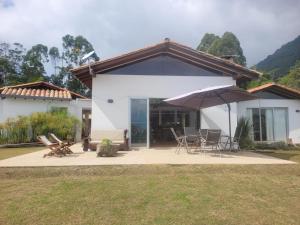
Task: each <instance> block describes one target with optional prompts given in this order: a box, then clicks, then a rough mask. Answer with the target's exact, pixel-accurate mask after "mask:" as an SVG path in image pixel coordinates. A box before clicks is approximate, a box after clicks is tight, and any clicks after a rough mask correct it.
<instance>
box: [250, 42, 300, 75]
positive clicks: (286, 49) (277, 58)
mask: <svg viewBox="0 0 300 225" xmlns="http://www.w3.org/2000/svg"><path fill="white" fill-rule="evenodd" d="M297 60H300V36H298V37H297V38H296V39H295V40H293V41H291V42H288V43H287V44H285V45H283V46H281V47H280V48H279V49H277V50H276V51H275V52H274V53H273V54H272V55H269V56H268V57H267V58H265V59H264V60H262V61H261V62H259V63H258V64H257V65H256V69H257V70H260V71H262V72H267V73H270V74H271V76H272V78H273V79H274V80H276V79H278V78H280V77H282V76H284V75H286V74H287V73H288V72H289V70H290V68H291V67H292V66H294V65H295V63H296V61H297Z"/></svg>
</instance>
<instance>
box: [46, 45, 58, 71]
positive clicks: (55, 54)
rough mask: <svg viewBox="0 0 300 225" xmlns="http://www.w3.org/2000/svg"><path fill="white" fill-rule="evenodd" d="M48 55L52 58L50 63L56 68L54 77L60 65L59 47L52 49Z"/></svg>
mask: <svg viewBox="0 0 300 225" xmlns="http://www.w3.org/2000/svg"><path fill="white" fill-rule="evenodd" d="M48 55H49V57H50V61H51V63H52V66H53V68H54V75H56V69H57V67H58V63H59V60H60V55H59V50H58V48H57V47H52V48H50V49H49V53H48Z"/></svg>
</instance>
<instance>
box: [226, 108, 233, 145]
mask: <svg viewBox="0 0 300 225" xmlns="http://www.w3.org/2000/svg"><path fill="white" fill-rule="evenodd" d="M227 107H228V120H229V150H230V151H231V150H232V142H231V115H230V114H231V107H230V103H227Z"/></svg>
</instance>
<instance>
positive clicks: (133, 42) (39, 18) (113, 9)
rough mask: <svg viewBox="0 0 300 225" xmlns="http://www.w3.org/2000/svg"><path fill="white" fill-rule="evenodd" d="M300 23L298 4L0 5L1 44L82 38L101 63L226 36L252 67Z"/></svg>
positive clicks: (32, 1)
mask: <svg viewBox="0 0 300 225" xmlns="http://www.w3.org/2000/svg"><path fill="white" fill-rule="evenodd" d="M299 17H300V0H0V42H4V41H5V42H10V43H13V42H20V43H22V44H23V45H24V46H25V47H26V48H30V47H31V46H32V45H35V44H39V43H41V44H45V45H47V46H48V47H52V46H57V47H60V48H61V43H62V41H61V38H62V37H63V36H64V35H66V34H71V35H83V36H84V37H85V38H87V39H88V40H89V41H90V42H91V43H92V44H93V46H94V48H95V50H96V52H97V54H98V56H100V59H106V58H110V57H113V56H117V55H119V54H123V53H126V52H129V51H132V50H136V49H139V48H143V47H145V46H149V45H152V44H156V43H158V42H161V41H162V40H163V39H164V38H165V37H169V38H170V39H171V40H172V41H176V42H179V43H181V44H185V45H187V46H190V47H193V48H196V47H197V45H198V44H199V42H200V40H201V38H202V37H203V35H204V34H205V33H215V34H217V35H222V34H223V33H224V32H226V31H231V32H233V33H234V34H235V35H236V36H237V37H238V39H239V40H240V42H241V46H242V48H243V50H244V55H245V56H246V58H247V65H248V66H252V65H254V64H256V63H257V62H259V61H260V60H262V59H264V58H265V57H266V56H267V55H270V54H272V53H273V52H274V51H275V50H276V49H278V48H279V47H280V46H282V45H283V44H285V43H286V42H289V41H291V40H293V39H295V38H296V37H297V36H298V35H300V19H299Z"/></svg>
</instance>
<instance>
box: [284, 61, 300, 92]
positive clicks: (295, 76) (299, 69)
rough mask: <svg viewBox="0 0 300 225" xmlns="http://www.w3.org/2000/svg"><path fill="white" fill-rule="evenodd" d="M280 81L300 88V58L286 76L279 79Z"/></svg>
mask: <svg viewBox="0 0 300 225" xmlns="http://www.w3.org/2000/svg"><path fill="white" fill-rule="evenodd" d="M279 83H281V84H284V85H287V86H289V87H292V88H298V89H300V60H298V61H297V62H296V64H295V65H294V66H293V67H292V68H291V69H290V71H289V73H288V74H287V75H286V76H284V77H282V78H281V79H280V80H279Z"/></svg>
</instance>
